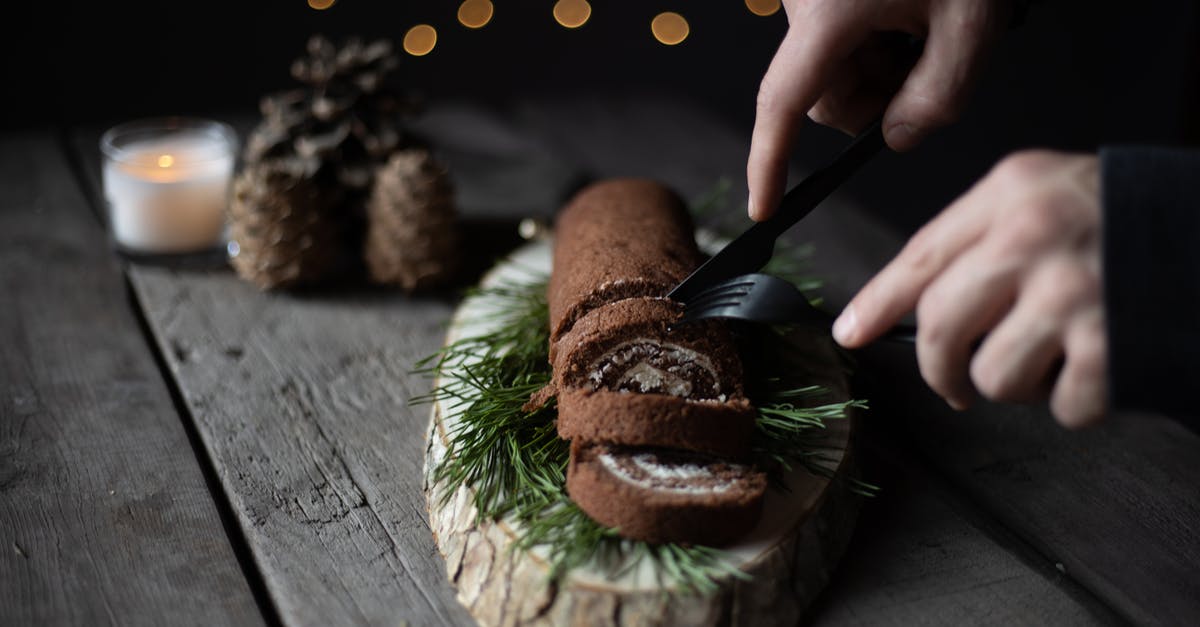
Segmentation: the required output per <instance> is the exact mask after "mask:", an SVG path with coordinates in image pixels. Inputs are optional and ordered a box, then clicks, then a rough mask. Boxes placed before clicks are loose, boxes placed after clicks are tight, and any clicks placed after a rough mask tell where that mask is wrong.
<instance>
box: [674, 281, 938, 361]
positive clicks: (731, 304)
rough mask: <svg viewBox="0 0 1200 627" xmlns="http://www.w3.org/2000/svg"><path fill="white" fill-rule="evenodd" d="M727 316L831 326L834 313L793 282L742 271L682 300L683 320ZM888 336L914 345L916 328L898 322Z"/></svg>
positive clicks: (887, 337) (741, 318) (751, 319)
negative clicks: (738, 274)
mask: <svg viewBox="0 0 1200 627" xmlns="http://www.w3.org/2000/svg"><path fill="white" fill-rule="evenodd" d="M708 318H727V319H735V320H745V321H748V322H759V323H767V324H783V323H811V324H817V325H820V326H822V327H823V328H831V327H832V326H833V321H834V316H833V315H831V314H829V313H828V312H826V311H824V310H822V309H819V308H817V307H816V306H814V305H813V304H812V303H811V302H809V300H808V298H807V297H806V296H805V295H804V294H803V293H801V292H800V290H799V289H797V288H796V286H795V285H792V283H791V282H789V281H787V280H785V279H781V278H779V277H777V276H772V275H770V274H761V273H754V274H743V275H740V276H735V277H733V278H731V279H726V280H725V281H721V282H720V283H716V284H714V285H711V286H709V287H707V288H705V289H704V290H702V291H700V292H697V293H696V295H695V296H693V297H691V298H688V299H687V300H686V301H685V302H684V303H683V319H682V320H681V324H682V323H687V322H694V321H696V320H705V319H708ZM883 337H884V338H885V339H889V340H893V341H897V342H904V343H908V344H912V343H914V342H916V337H917V329H916V327H914V326H911V325H897V326H895V327H893V328H892V329H890V330H889V331H888V332H887V333H885V334H884V335H883Z"/></svg>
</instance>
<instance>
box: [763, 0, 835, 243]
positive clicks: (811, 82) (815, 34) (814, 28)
mask: <svg viewBox="0 0 1200 627" xmlns="http://www.w3.org/2000/svg"><path fill="white" fill-rule="evenodd" d="M811 19H812V20H817V19H818V18H816V17H814V18H811ZM853 30H854V29H853V27H851V26H849V25H846V26H842V25H841V24H839V23H836V22H833V21H830V22H829V23H811V24H810V23H807V22H804V21H801V20H800V19H799V18H797V19H796V20H795V21H793V24H792V27H791V28H789V29H788V32H787V34H786V35H785V36H784V38H783V41H782V42H781V43H780V45H779V49H778V50H777V51H776V52H775V56H774V58H773V59H771V64H770V65H769V66H768V67H767V71H766V73H765V74H764V75H763V80H762V84H761V85H760V86H759V90H758V101H757V104H756V110H755V116H754V130H753V132H752V133H751V136H750V156H749V158H748V159H747V162H746V183H747V185H748V186H749V189H750V199H749V202H748V208H749V213H750V217H751V218H752V219H754V220H765V219H766V218H768V217H770V215H771V214H772V213H774V211H775V208H776V206H777V205H778V204H779V200H780V198H782V197H783V187H784V184H785V183H786V182H787V166H788V161H789V155H790V152H791V148H792V144H793V142H794V141H795V137H796V134H797V132H798V131H799V129H800V125H801V123H802V121H803V118H804V116H805V115H806V114H807V113H808V110H809V109H811V108H812V106H813V104H815V103H816V101H817V99H818V98H819V97H820V95H821V93H822V92H823V91H824V89H825V86H826V84H827V83H828V82H829V79H830V72H831V71H832V68H833V67H834V66H835V65H836V61H837V60H838V59H839V58H841V57H842V56H844V55H845V54H846V51H847V50H849V49H850V48H851V47H852V46H853V45H854V44H856V43H857V41H856V40H855V37H854V36H853V35H854V33H853Z"/></svg>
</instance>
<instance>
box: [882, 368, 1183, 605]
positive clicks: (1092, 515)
mask: <svg viewBox="0 0 1200 627" xmlns="http://www.w3.org/2000/svg"><path fill="white" fill-rule="evenodd" d="M862 358H863V363H864V364H866V365H867V367H868V368H870V369H871V370H872V371H873V372H877V373H879V375H878V376H879V378H880V379H882V378H883V377H887V381H886V382H883V381H876V382H875V385H874V387H875V389H876V391H877V393H876V395H875V397H876V400H877V401H878V405H879V406H880V407H881V408H886V409H881V413H887V414H888V415H889V416H894V420H892V421H891V424H890V425H889V427H890V429H889V433H888V436H887V437H888V438H889V439H891V440H893V441H896V442H898V443H899V442H904V443H905V445H906V446H910V447H912V448H915V449H916V450H918V451H920V452H921V454H922V456H923V457H924V459H925V460H927V462H928V463H929V464H930V465H932V466H933V467H934V468H936V469H937V471H939V473H940V474H941V475H943V476H944V477H946V479H947V480H948V482H950V483H952V484H953V485H955V486H957V487H958V488H959V489H960V490H961V491H963V492H964V493H966V494H969V495H970V498H971V499H972V500H974V501H975V502H976V503H978V504H979V505H980V506H981V507H982V508H983V509H984V510H985V511H987V512H988V513H989V515H990V516H992V517H993V518H994V519H995V520H997V521H998V522H999V523H1000V524H1002V525H1004V526H1006V527H1007V528H1009V529H1011V530H1012V531H1013V533H1015V534H1016V535H1017V536H1019V537H1020V538H1021V539H1022V540H1023V541H1024V542H1026V543H1028V544H1029V545H1030V546H1031V547H1033V548H1034V549H1035V550H1036V551H1037V552H1038V553H1039V554H1041V555H1042V556H1043V557H1044V559H1045V560H1046V561H1048V562H1049V563H1051V564H1054V565H1055V566H1056V568H1058V569H1060V570H1061V572H1063V573H1065V574H1066V576H1069V577H1071V578H1072V579H1074V580H1075V581H1078V582H1079V583H1080V584H1082V585H1083V586H1085V587H1086V588H1087V589H1088V590H1090V591H1092V592H1093V593H1094V594H1095V595H1097V596H1098V597H1100V598H1102V599H1104V600H1105V602H1106V603H1108V604H1109V605H1111V606H1112V607H1113V608H1114V609H1115V610H1116V611H1117V612H1119V613H1120V614H1121V615H1122V616H1124V617H1126V618H1127V619H1129V620H1131V621H1133V622H1135V623H1137V624H1143V625H1151V624H1155V625H1157V624H1161V625H1178V624H1189V623H1192V622H1195V620H1196V618H1197V617H1200V536H1198V535H1197V533H1196V529H1197V528H1200V456H1198V455H1197V452H1198V451H1200V437H1197V435H1196V434H1195V433H1193V432H1190V431H1188V430H1187V429H1185V428H1184V427H1183V426H1181V425H1180V424H1179V423H1177V422H1175V421H1173V420H1171V419H1169V418H1166V417H1163V416H1152V415H1136V416H1135V415H1122V416H1112V417H1110V418H1108V419H1107V420H1106V421H1105V422H1104V423H1102V424H1101V425H1099V426H1097V427H1094V428H1091V429H1088V430H1084V431H1079V432H1072V431H1067V430H1065V429H1063V428H1061V427H1059V426H1058V423H1056V422H1055V421H1054V419H1053V417H1052V416H1051V415H1050V413H1049V412H1048V411H1047V409H1046V408H1045V407H1043V406H1035V407H1026V406H1012V405H1006V404H994V403H983V404H980V405H978V406H976V407H974V408H972V409H970V410H968V411H965V412H962V413H959V412H955V411H953V410H951V409H949V408H948V407H947V406H946V405H945V404H944V403H942V402H941V401H940V399H938V398H936V397H935V396H934V395H933V393H932V392H930V391H929V390H928V389H927V388H926V387H925V386H923V385H922V384H921V382H920V379H919V377H918V375H917V372H916V365H915V361H914V359H913V356H912V354H911V352H908V353H906V352H900V351H896V350H893V349H890V348H888V347H883V346H880V347H877V348H875V349H872V350H870V351H865V352H864V353H863V354H862ZM883 373H886V374H883Z"/></svg>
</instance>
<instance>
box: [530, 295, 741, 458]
mask: <svg viewBox="0 0 1200 627" xmlns="http://www.w3.org/2000/svg"><path fill="white" fill-rule="evenodd" d="M679 312H680V310H679V306H678V305H677V304H675V303H673V302H671V301H668V300H666V299H649V298H630V299H625V300H620V301H617V302H615V303H610V304H607V305H604V306H601V307H598V308H595V309H593V310H591V311H590V312H588V314H587V315H585V316H584V317H583V318H581V319H580V320H579V321H578V322H577V323H576V324H575V325H574V326H573V328H572V329H571V331H569V332H568V333H567V334H565V335H564V336H563V337H562V338H561V339H560V340H559V342H558V343H557V345H556V346H558V349H557V350H554V351H552V352H553V372H554V386H555V388H556V389H557V394H558V434H559V436H560V437H562V438H564V439H575V438H581V439H584V440H587V441H599V442H607V443H613V444H625V445H633V446H658V447H667V448H677V449H685V450H694V451H701V452H707V453H713V454H718V455H728V456H732V457H739V456H742V455H744V454H745V453H746V452H747V451H748V450H749V447H750V438H751V437H752V435H753V433H754V419H755V413H754V410H753V407H752V406H751V405H750V402H749V401H748V400H747V399H746V398H745V397H744V396H743V390H742V368H741V361H740V360H739V358H738V355H737V353H736V350H735V345H734V343H733V338H732V337H731V336H730V334H729V332H728V331H727V330H726V329H725V328H724V327H723V326H722V325H720V324H719V323H708V322H705V323H698V324H694V325H692V324H689V325H684V326H681V327H679V328H675V329H672V328H671V326H670V325H671V323H673V322H675V321H676V320H677V319H678V316H679Z"/></svg>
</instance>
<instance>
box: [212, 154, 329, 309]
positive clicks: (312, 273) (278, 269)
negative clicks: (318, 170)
mask: <svg viewBox="0 0 1200 627" xmlns="http://www.w3.org/2000/svg"><path fill="white" fill-rule="evenodd" d="M315 167H316V164H315V162H314V161H313V160H309V161H305V160H301V159H287V160H272V161H264V162H261V163H257V164H251V165H249V166H247V167H246V168H244V169H243V170H242V171H241V172H239V173H238V176H237V177H236V178H235V179H234V183H233V198H232V201H231V202H230V206H229V213H230V215H229V217H230V246H229V248H230V250H229V253H230V256H229V260H230V264H231V265H233V268H234V270H236V271H237V274H238V276H240V277H241V278H243V279H245V280H247V281H250V282H251V283H254V284H255V285H257V286H258V287H259V288H260V289H264V290H267V289H276V288H290V287H298V286H302V285H310V284H316V283H319V282H321V281H323V280H326V279H328V278H330V277H331V276H333V275H335V274H337V273H338V272H339V271H340V270H341V269H342V268H343V267H344V265H345V255H346V253H345V237H346V235H345V229H346V223H345V220H343V219H341V218H339V217H338V216H337V215H336V207H338V206H339V204H340V201H339V198H338V196H340V194H341V192H340V191H339V190H338V189H337V188H329V187H325V186H322V185H318V184H317V183H316V182H315V179H314V178H313V177H312V176H311V171H312V169H314V168H315Z"/></svg>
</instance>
